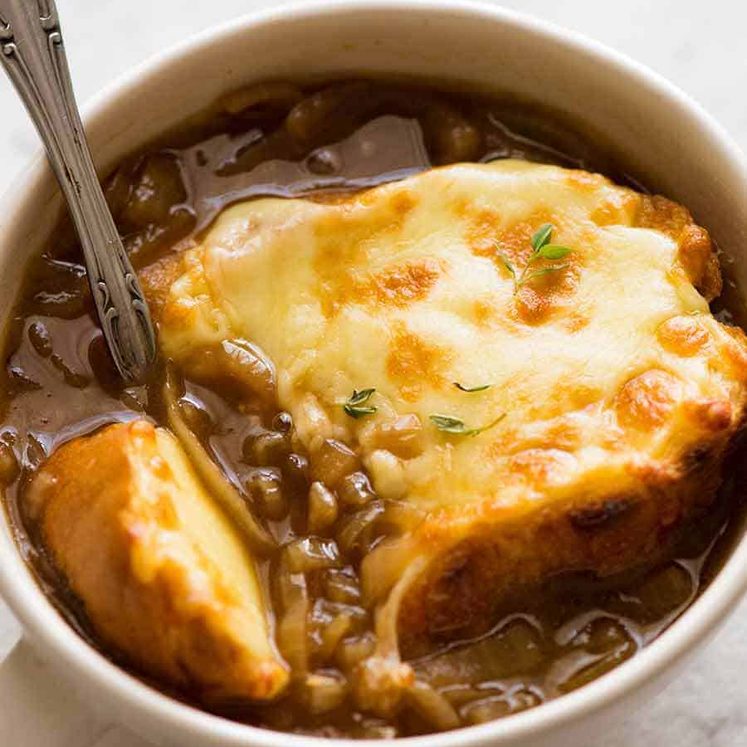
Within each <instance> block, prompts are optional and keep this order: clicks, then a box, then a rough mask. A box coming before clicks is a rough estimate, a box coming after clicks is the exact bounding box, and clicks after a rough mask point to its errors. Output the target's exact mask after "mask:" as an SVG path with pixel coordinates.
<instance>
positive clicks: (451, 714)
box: [405, 681, 459, 731]
mask: <svg viewBox="0 0 747 747" xmlns="http://www.w3.org/2000/svg"><path fill="white" fill-rule="evenodd" d="M405 698H406V701H407V703H408V705H410V706H412V708H413V709H414V710H415V711H417V713H418V714H419V715H420V716H421V718H423V719H425V720H426V721H427V722H428V723H429V724H430V725H431V726H433V727H434V728H436V729H438V730H439V731H446V730H447V729H456V728H457V727H458V726H459V715H458V714H457V712H456V711H455V710H454V706H452V705H451V703H449V701H448V700H447V699H446V698H445V697H444V696H443V695H441V693H439V692H436V691H435V690H434V689H433V688H432V687H431V686H430V685H428V684H426V683H425V682H421V681H416V682H415V684H414V685H413V686H412V687H410V688H409V689H408V690H407V692H406V694H405Z"/></svg>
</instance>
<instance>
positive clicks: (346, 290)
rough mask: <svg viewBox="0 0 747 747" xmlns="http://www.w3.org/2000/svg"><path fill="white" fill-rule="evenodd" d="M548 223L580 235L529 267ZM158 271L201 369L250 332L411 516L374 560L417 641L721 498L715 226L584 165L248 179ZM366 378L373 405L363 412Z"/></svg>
mask: <svg viewBox="0 0 747 747" xmlns="http://www.w3.org/2000/svg"><path fill="white" fill-rule="evenodd" d="M545 224H550V225H551V226H552V228H553V234H552V244H553V245H561V246H563V247H566V248H568V249H570V250H571V251H570V252H568V253H565V256H564V257H563V259H562V262H557V261H552V260H549V259H547V260H545V259H539V260H537V261H535V262H534V263H533V265H532V266H533V267H534V268H536V270H543V269H545V268H548V267H550V266H551V265H552V269H551V270H545V271H544V272H540V273H537V274H536V275H534V276H533V277H531V278H530V279H529V280H525V281H524V282H521V283H518V282H516V276H519V275H520V274H521V271H522V270H523V268H524V267H525V266H526V264H527V261H528V259H529V256H530V254H531V252H532V246H531V238H532V236H533V235H534V234H535V232H536V231H537V229H538V228H540V227H541V226H542V225H545ZM512 271H513V272H512ZM143 279H144V282H145V285H146V287H147V288H148V292H149V295H150V299H151V302H152V304H153V306H154V309H155V313H156V317H157V320H158V324H159V328H160V340H161V345H162V347H163V350H164V353H165V355H166V356H168V357H169V358H171V359H173V360H175V361H176V362H177V363H178V364H179V365H181V366H182V367H184V368H185V370H186V371H187V373H189V372H190V370H200V369H201V367H203V368H204V361H205V356H206V355H209V354H210V355H212V354H211V353H210V351H215V350H217V349H219V348H220V347H221V346H224V347H225V346H226V345H230V344H235V341H243V342H241V343H240V344H245V343H246V342H248V343H251V344H252V345H257V346H259V347H260V348H261V349H262V350H263V351H264V353H265V354H266V355H267V356H268V357H269V359H270V360H271V361H272V364H273V365H274V367H275V369H276V377H277V398H278V402H279V406H280V407H282V408H284V409H286V410H288V411H289V412H290V413H291V414H292V416H293V419H294V424H295V428H296V438H297V439H298V440H300V442H301V443H302V444H303V445H304V446H305V447H306V448H307V449H308V451H309V453H310V455H311V459H312V463H313V460H314V459H315V458H323V452H324V449H325V444H329V443H330V442H331V441H332V442H342V443H344V444H347V445H348V446H349V447H350V448H351V449H352V450H353V451H354V452H355V454H356V455H357V457H358V458H359V459H360V460H361V462H362V463H363V465H364V466H365V468H366V470H367V471H368V473H369V475H370V476H371V479H372V481H373V484H374V487H375V489H376V491H377V493H378V494H379V496H380V497H382V498H384V499H388V500H391V501H399V502H402V503H403V504H406V505H407V506H408V507H410V508H412V509H413V511H414V512H416V513H417V515H418V516H419V519H418V521H416V522H414V523H411V526H410V528H409V529H408V530H407V531H406V532H403V533H402V534H401V536H399V537H395V538H392V539H390V540H388V541H385V542H383V543H380V544H379V545H378V546H377V547H376V548H375V549H374V550H373V551H372V552H371V553H370V554H369V555H368V556H367V557H366V558H364V559H363V562H362V583H363V589H364V593H365V596H366V599H367V602H368V603H369V604H371V605H377V606H378V608H379V612H380V615H379V617H380V627H381V626H383V627H386V626H389V628H390V632H391V629H392V628H393V629H395V630H396V631H397V632H398V637H399V643H400V645H401V646H402V647H403V649H404V651H405V652H408V653H418V652H422V651H423V650H425V649H426V648H427V647H428V646H429V645H430V644H431V642H432V641H433V640H438V639H442V638H449V637H453V636H456V635H463V634H466V633H468V632H474V631H476V630H479V629H481V628H482V627H483V626H484V625H485V624H486V623H487V621H488V620H489V613H490V611H491V610H492V609H493V608H494V605H496V604H497V603H498V602H499V601H500V600H501V599H503V598H505V597H506V595H508V594H509V593H511V592H512V591H513V590H515V589H517V588H520V587H522V586H526V585H527V584H535V583H537V582H540V581H541V580H542V579H544V578H546V577H548V576H549V575H551V574H555V573H558V572H560V571H570V570H588V571H593V572H596V573H597V574H601V575H606V574H612V573H615V572H618V571H621V570H623V569H625V568H628V567H630V566H633V565H637V564H641V563H645V562H647V561H650V560H652V559H654V558H655V557H656V556H657V555H658V553H659V552H660V551H661V549H662V548H663V547H664V546H665V545H666V540H667V539H668V538H669V537H670V536H672V534H673V532H674V530H675V529H676V528H677V527H678V526H679V525H681V524H682V522H683V521H684V520H685V519H687V518H688V517H690V516H692V515H694V514H696V513H697V512H698V511H700V510H702V509H703V508H704V507H706V506H707V505H708V504H709V502H710V501H711V500H712V498H713V496H714V493H715V491H716V489H717V487H718V485H719V482H720V471H719V470H720V465H721V462H722V459H723V456H724V452H725V449H726V448H727V445H728V444H729V442H730V439H731V438H732V437H733V436H734V434H735V433H736V432H737V430H738V429H739V427H740V425H741V423H742V421H743V417H744V406H745V376H747V365H746V364H747V346H746V345H745V337H744V335H743V333H742V332H741V330H739V329H736V328H734V327H729V326H725V325H723V324H721V323H719V322H718V321H717V320H716V319H714V317H713V316H712V315H711V313H710V311H709V307H708V301H709V300H711V299H712V298H713V297H714V296H716V295H718V293H719V291H720V282H721V281H720V275H719V269H718V264H717V260H716V257H715V254H714V250H713V246H712V244H711V241H710V239H709V237H708V234H707V233H706V231H705V230H704V229H702V228H700V227H698V226H697V225H695V224H694V223H693V221H692V218H691V216H690V215H689V213H688V212H687V210H685V209H684V208H682V207H680V206H679V205H677V204H675V203H672V202H670V201H668V200H666V199H664V198H660V197H650V196H646V195H641V194H638V193H636V192H634V191H632V190H630V189H627V188H624V187H620V186H617V185H615V184H613V183H612V182H610V181H609V180H607V179H606V178H604V177H602V176H599V175H595V174H590V173H587V172H584V171H577V170H567V169H562V168H558V167H554V166H545V165H537V164H532V163H526V162H519V161H513V160H506V161H499V162H495V163H491V164H462V165H455V166H448V167H443V168H438V169H433V170H431V171H428V172H425V173H422V174H420V175H417V176H413V177H411V178H408V179H405V180H403V181H401V182H398V183H393V184H388V185H385V186H380V187H376V188H373V189H370V190H368V191H364V192H360V193H356V194H353V195H344V196H330V197H320V198H317V199H274V198H271V199H258V200H254V201H248V202H245V203H242V204H238V205H236V206H234V207H232V208H230V209H227V210H226V211H224V212H223V214H222V215H221V216H220V217H219V219H218V220H217V221H216V223H215V224H214V226H213V227H212V228H211V230H210V231H209V232H208V233H207V235H205V237H204V239H203V240H202V242H201V243H200V244H199V245H198V246H196V247H194V248H192V249H190V250H188V251H187V252H186V253H184V254H182V255H179V256H177V257H176V258H171V259H169V260H167V261H166V262H165V263H161V264H160V265H158V266H157V267H156V268H153V269H151V270H150V271H148V272H147V273H146V275H145V276H144V278H143ZM231 341H234V342H233V343H232V342H231ZM229 358H230V356H229ZM211 360H212V361H213V362H215V361H217V360H219V356H217V357H216V356H212V357H211ZM216 365H217V364H216ZM234 374H235V375H237V376H239V377H240V375H241V374H240V371H239V370H238V369H236V370H235V371H234ZM455 383H459V384H460V385H461V387H457V386H455ZM366 388H372V389H375V392H374V393H373V394H371V395H370V398H369V399H368V400H367V401H366V403H365V404H366V406H367V407H371V408H372V410H374V408H375V411H372V412H367V413H365V414H363V415H362V416H360V417H357V418H356V417H351V416H350V414H349V413H348V412H346V411H345V408H344V407H343V404H344V403H345V402H346V401H348V400H349V398H350V397H351V393H352V392H353V390H358V391H360V390H363V389H366ZM465 388H467V389H472V388H478V390H477V391H472V392H465V391H463V389H465ZM434 414H436V415H447V416H451V417H453V418H458V419H459V421H461V422H462V423H464V429H463V430H464V431H465V432H463V433H459V432H456V433H455V432H445V431H444V430H442V429H439V427H438V423H437V422H434V420H433V418H432V416H433V415H434ZM441 424H442V425H443V422H442V423H441ZM486 425H491V427H489V428H486V429H485V430H483V431H482V432H479V433H471V432H472V431H473V430H475V429H477V430H479V429H480V428H482V427H484V426H486ZM451 430H452V431H453V430H455V429H451ZM456 430H458V429H456ZM330 487H331V488H334V487H335V486H334V485H331V486H330Z"/></svg>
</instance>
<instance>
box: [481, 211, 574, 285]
mask: <svg viewBox="0 0 747 747" xmlns="http://www.w3.org/2000/svg"><path fill="white" fill-rule="evenodd" d="M552 232H553V225H552V223H543V224H542V225H541V226H540V227H539V228H538V229H537V230H536V231H535V232H534V235H533V236H532V240H531V244H532V253H531V254H530V255H529V258H528V259H527V262H526V264H525V265H524V268H523V269H522V271H521V272H518V270H517V269H516V266H515V265H514V264H513V262H511V260H510V259H509V258H508V257H507V256H506V255H505V254H504V253H503V252H502V251H498V258H499V259H500V260H501V262H502V263H503V266H504V267H505V268H506V269H507V270H508V272H509V274H510V275H511V278H512V279H513V281H514V295H516V294H517V293H518V292H519V289H520V288H521V287H522V286H523V285H526V284H527V283H529V282H530V281H531V280H533V279H534V278H538V277H540V276H541V275H547V274H549V273H551V272H558V271H559V270H564V269H565V268H566V267H568V264H567V263H565V262H563V263H560V264H548V265H546V266H544V267H541V268H539V269H537V270H534V269H532V267H533V265H534V263H535V262H537V261H538V260H541V259H544V260H546V261H548V262H555V263H557V261H558V260H560V259H563V258H564V257H567V256H568V255H569V254H570V253H571V252H572V251H573V249H569V248H568V247H567V246H561V245H560V244H551V243H550V240H551V239H552ZM496 248H497V249H499V250H500V248H501V247H500V245H499V244H498V243H497V242H496Z"/></svg>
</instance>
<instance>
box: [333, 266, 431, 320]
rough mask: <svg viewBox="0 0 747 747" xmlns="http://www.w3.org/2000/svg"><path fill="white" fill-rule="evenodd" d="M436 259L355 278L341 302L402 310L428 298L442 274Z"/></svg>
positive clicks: (343, 294)
mask: <svg viewBox="0 0 747 747" xmlns="http://www.w3.org/2000/svg"><path fill="white" fill-rule="evenodd" d="M441 272H442V271H441V266H440V264H439V263H438V262H436V261H435V260H429V259H424V260H419V261H413V262H407V263H405V264H402V265H395V266H393V267H387V268H385V269H383V270H381V271H380V272H377V273H373V274H371V275H369V276H368V277H366V278H365V279H354V280H352V282H351V283H350V285H348V286H347V287H346V288H345V289H344V290H343V292H342V294H341V302H342V303H361V304H370V305H373V306H396V307H398V308H402V307H405V306H408V305H409V304H411V303H413V302H414V301H419V300H421V299H422V298H425V296H427V295H428V292H429V291H430V289H431V288H432V287H433V286H434V285H435V284H436V281H437V280H438V278H439V277H440V275H441Z"/></svg>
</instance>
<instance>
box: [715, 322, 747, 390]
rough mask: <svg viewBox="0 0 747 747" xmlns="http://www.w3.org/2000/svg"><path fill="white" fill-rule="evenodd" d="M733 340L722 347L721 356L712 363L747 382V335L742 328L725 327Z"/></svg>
mask: <svg viewBox="0 0 747 747" xmlns="http://www.w3.org/2000/svg"><path fill="white" fill-rule="evenodd" d="M722 329H723V330H724V331H725V332H726V333H727V334H728V335H729V337H730V338H731V339H730V340H729V344H725V345H723V346H722V348H721V351H720V354H719V356H718V357H717V358H716V359H715V360H712V361H711V365H712V366H713V367H714V368H719V369H721V370H726V371H727V373H728V375H729V376H733V377H735V378H736V379H737V380H738V381H747V335H745V333H744V330H743V329H741V327H730V326H723V327H722Z"/></svg>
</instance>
